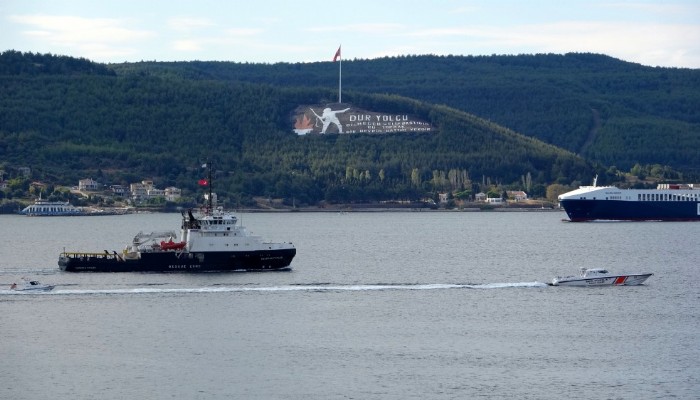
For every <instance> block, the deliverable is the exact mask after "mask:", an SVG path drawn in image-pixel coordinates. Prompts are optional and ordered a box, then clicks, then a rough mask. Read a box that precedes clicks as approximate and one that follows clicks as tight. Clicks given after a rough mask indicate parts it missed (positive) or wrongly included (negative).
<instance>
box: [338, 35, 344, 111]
mask: <svg viewBox="0 0 700 400" xmlns="http://www.w3.org/2000/svg"><path fill="white" fill-rule="evenodd" d="M341 47H342V46H341ZM338 50H339V51H340V47H338ZM342 93H343V53H342V52H341V53H340V62H339V63H338V104H341V103H342V102H343V94H342Z"/></svg>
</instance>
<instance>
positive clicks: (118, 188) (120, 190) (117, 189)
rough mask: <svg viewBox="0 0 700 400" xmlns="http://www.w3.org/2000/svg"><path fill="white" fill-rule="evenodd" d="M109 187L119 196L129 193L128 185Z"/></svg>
mask: <svg viewBox="0 0 700 400" xmlns="http://www.w3.org/2000/svg"><path fill="white" fill-rule="evenodd" d="M109 189H110V190H111V191H112V194H114V195H115V196H119V197H124V196H126V195H127V193H128V190H126V187H124V186H122V185H112V186H110V187H109Z"/></svg>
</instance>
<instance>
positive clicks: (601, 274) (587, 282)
mask: <svg viewBox="0 0 700 400" xmlns="http://www.w3.org/2000/svg"><path fill="white" fill-rule="evenodd" d="M652 275H654V274H651V273H648V274H627V275H615V274H611V273H610V272H608V270H606V269H603V268H588V269H586V268H581V272H580V273H579V275H572V276H564V277H562V276H557V277H556V278H554V279H552V284H551V285H552V286H623V285H624V286H634V285H641V284H642V283H644V281H646V280H647V278H649V277H650V276H652Z"/></svg>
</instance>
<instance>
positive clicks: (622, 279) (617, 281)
mask: <svg viewBox="0 0 700 400" xmlns="http://www.w3.org/2000/svg"><path fill="white" fill-rule="evenodd" d="M625 280H627V277H626V276H618V277H617V279H615V283H614V285H622V284H623V283H625Z"/></svg>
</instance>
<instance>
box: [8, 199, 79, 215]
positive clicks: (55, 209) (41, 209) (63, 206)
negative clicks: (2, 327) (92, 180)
mask: <svg viewBox="0 0 700 400" xmlns="http://www.w3.org/2000/svg"><path fill="white" fill-rule="evenodd" d="M19 213H20V214H23V215H28V216H31V217H55V216H69V215H86V214H87V213H86V212H85V211H84V210H83V209H81V208H78V207H74V206H72V205H71V204H70V203H69V202H67V201H66V202H61V201H48V200H42V199H41V198H39V199H37V200H35V201H34V204H31V205H29V206H27V207H25V208H24V209H23V210H22V211H20V212H19Z"/></svg>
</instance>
